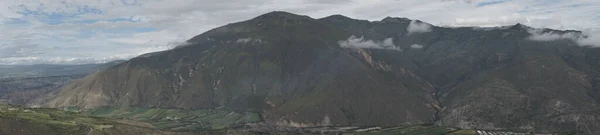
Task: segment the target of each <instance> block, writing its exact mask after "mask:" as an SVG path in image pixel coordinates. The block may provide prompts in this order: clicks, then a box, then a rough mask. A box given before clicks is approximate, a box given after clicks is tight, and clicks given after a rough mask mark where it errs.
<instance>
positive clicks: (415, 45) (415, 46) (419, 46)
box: [410, 44, 423, 49]
mask: <svg viewBox="0 0 600 135" xmlns="http://www.w3.org/2000/svg"><path fill="white" fill-rule="evenodd" d="M410 48H414V49H421V48H423V45H420V44H413V45H410Z"/></svg>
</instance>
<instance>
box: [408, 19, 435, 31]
mask: <svg viewBox="0 0 600 135" xmlns="http://www.w3.org/2000/svg"><path fill="white" fill-rule="evenodd" d="M431 27H432V26H431V25H429V24H427V23H423V22H417V21H415V20H412V21H410V24H409V25H408V27H406V31H408V34H412V33H426V32H431Z"/></svg>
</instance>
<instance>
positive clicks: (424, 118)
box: [48, 12, 600, 134]
mask: <svg viewBox="0 0 600 135" xmlns="http://www.w3.org/2000/svg"><path fill="white" fill-rule="evenodd" d="M411 27H415V28H411ZM530 30H531V28H529V27H528V26H525V25H522V24H516V25H513V26H508V27H499V28H489V29H486V30H480V29H477V28H473V27H460V28H445V27H438V26H433V25H430V24H428V23H424V22H420V21H413V20H410V19H406V18H391V17H386V18H384V19H383V20H382V21H366V20H355V19H351V18H348V17H345V16H341V15H333V16H329V17H325V18H321V19H312V18H310V17H308V16H300V15H294V14H291V13H286V12H271V13H267V14H265V15H261V16H258V17H256V18H253V19H251V20H248V21H243V22H238V23H232V24H228V25H225V26H221V27H218V28H215V29H212V30H209V31H207V32H205V33H203V34H200V35H198V36H195V37H193V38H191V39H190V40H188V41H187V42H188V43H189V44H188V45H186V46H182V47H178V48H175V49H173V50H168V51H164V52H160V53H156V54H153V55H150V56H147V57H136V58H133V59H131V60H129V61H127V62H124V63H121V64H119V65H117V66H114V67H111V68H109V69H107V70H104V71H101V72H98V73H96V74H94V75H91V76H88V77H86V78H85V79H83V80H80V81H78V82H75V83H72V84H70V85H69V86H67V87H65V88H64V89H63V90H62V91H61V92H60V93H59V94H58V96H57V97H55V98H54V99H53V100H51V102H49V104H48V106H50V107H67V106H73V105H75V106H79V107H83V108H94V107H99V106H105V105H112V106H117V107H118V106H122V107H127V106H141V107H174V108H228V109H242V110H256V111H259V112H261V113H262V115H263V116H264V120H265V122H266V123H271V124H274V125H288V126H300V127H310V126H327V125H382V126H385V125H397V124H424V123H437V124H440V125H449V126H455V127H461V128H484V129H526V130H543V131H563V130H577V131H579V132H581V133H585V134H593V133H599V132H600V131H594V130H590V128H593V127H598V126H599V125H598V124H594V120H591V119H590V120H582V119H574V118H575V117H596V116H600V115H599V114H598V113H597V112H594V111H593V110H597V109H600V105H598V101H600V100H598V99H600V98H599V97H600V96H597V95H600V94H594V93H600V92H598V91H600V90H597V88H598V87H596V86H597V85H596V84H595V83H596V82H598V81H595V79H593V78H595V77H600V74H598V71H600V70H598V69H600V65H598V64H597V62H594V59H595V58H597V57H596V55H597V54H595V53H594V52H597V51H599V50H598V49H595V48H584V47H580V46H578V45H577V43H575V41H573V40H569V39H559V40H552V41H543V42H540V41H533V40H530V39H528V37H530V36H531V35H533V34H532V33H530ZM545 31H546V32H552V33H559V32H562V34H564V33H565V32H567V33H568V32H573V31H558V30H547V29H546V30H545ZM575 32H576V31H575ZM354 36H361V37H362V38H356V37H355V38H352V37H354ZM342 41H343V42H342ZM342 43H347V44H348V45H349V46H342V45H341V44H342ZM390 45H391V46H393V48H398V49H386V48H389V47H383V46H390ZM539 69H544V70H539ZM590 93H591V94H590ZM573 97H576V98H573ZM525 110H528V111H525ZM536 123H537V124H536ZM540 123H541V124H540Z"/></svg>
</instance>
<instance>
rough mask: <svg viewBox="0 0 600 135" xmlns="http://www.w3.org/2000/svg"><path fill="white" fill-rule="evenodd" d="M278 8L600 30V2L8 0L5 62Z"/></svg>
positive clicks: (110, 53) (144, 46)
mask: <svg viewBox="0 0 600 135" xmlns="http://www.w3.org/2000/svg"><path fill="white" fill-rule="evenodd" d="M275 10H277V11H288V12H292V13H296V14H304V15H309V16H311V17H313V18H321V17H325V16H328V15H332V14H343V15H346V16H349V17H352V18H357V19H367V20H381V19H383V18H384V17H386V16H393V17H408V18H411V19H419V20H422V21H425V22H429V23H431V24H435V25H441V26H484V27H487V26H500V25H512V24H515V23H523V24H526V25H529V26H533V27H547V28H554V29H575V30H582V31H595V30H596V29H600V0H0V64H40V63H47V64H82V63H98V62H106V61H111V60H116V59H127V58H131V57H134V56H137V55H140V54H143V53H147V52H154V51H160V50H165V49H169V48H172V47H174V46H176V45H178V44H180V43H182V42H183V41H185V40H187V39H188V38H191V37H192V36H195V35H198V34H200V33H202V32H204V31H206V30H209V29H211V28H214V27H218V26H221V25H224V24H227V23H232V22H237V21H243V20H247V19H251V18H253V17H255V16H258V15H260V14H264V13H267V12H270V11H275Z"/></svg>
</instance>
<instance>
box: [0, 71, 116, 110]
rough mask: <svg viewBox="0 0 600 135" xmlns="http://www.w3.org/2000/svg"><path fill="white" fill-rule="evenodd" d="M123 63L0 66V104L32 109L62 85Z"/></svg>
mask: <svg viewBox="0 0 600 135" xmlns="http://www.w3.org/2000/svg"><path fill="white" fill-rule="evenodd" d="M120 62H123V61H113V62H109V63H103V64H86V65H10V66H8V65H5V66H0V102H7V103H10V104H17V105H27V106H36V105H39V104H41V103H43V102H44V101H45V99H46V98H48V97H51V96H52V95H53V94H54V93H55V92H56V91H58V90H59V89H60V88H61V87H62V86H63V85H65V84H68V83H70V82H71V81H73V80H76V79H80V78H83V77H85V76H87V75H89V74H91V73H93V72H96V71H99V70H102V69H106V68H108V67H111V66H114V65H116V64H118V63H120Z"/></svg>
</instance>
